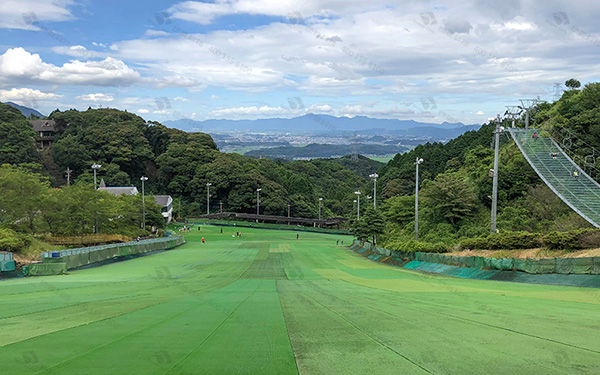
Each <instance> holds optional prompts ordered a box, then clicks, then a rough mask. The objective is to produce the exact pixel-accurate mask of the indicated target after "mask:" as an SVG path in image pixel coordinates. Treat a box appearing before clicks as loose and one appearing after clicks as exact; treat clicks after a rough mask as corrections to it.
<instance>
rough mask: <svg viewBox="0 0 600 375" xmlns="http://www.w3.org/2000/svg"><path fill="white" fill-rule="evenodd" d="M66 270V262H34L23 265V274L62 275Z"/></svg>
mask: <svg viewBox="0 0 600 375" xmlns="http://www.w3.org/2000/svg"><path fill="white" fill-rule="evenodd" d="M66 271H67V264H66V263H32V264H30V265H29V266H27V267H23V274H25V275H30V276H49V275H62V274H63V273H65V272H66Z"/></svg>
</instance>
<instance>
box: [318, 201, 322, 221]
mask: <svg viewBox="0 0 600 375" xmlns="http://www.w3.org/2000/svg"><path fill="white" fill-rule="evenodd" d="M322 203H323V198H319V220H321V205H322Z"/></svg>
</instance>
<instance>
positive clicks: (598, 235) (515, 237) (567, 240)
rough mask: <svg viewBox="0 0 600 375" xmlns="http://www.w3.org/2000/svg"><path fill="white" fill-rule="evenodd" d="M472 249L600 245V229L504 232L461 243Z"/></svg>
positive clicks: (588, 246)
mask: <svg viewBox="0 0 600 375" xmlns="http://www.w3.org/2000/svg"><path fill="white" fill-rule="evenodd" d="M460 245H461V247H462V248H463V249H470V250H517V249H533V248H536V247H544V248H547V249H550V250H578V249H589V248H595V247H600V230H598V229H580V230H573V231H569V232H550V233H548V234H546V235H542V234H539V233H529V232H502V233H497V234H492V235H489V236H487V237H479V238H467V239H464V240H462V241H461V243H460Z"/></svg>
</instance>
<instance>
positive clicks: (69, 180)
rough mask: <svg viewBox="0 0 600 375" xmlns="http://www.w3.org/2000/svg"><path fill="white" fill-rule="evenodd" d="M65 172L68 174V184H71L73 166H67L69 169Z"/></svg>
mask: <svg viewBox="0 0 600 375" xmlns="http://www.w3.org/2000/svg"><path fill="white" fill-rule="evenodd" d="M65 173H66V174H67V186H70V185H71V173H73V171H72V170H71V168H69V167H67V169H66V170H65Z"/></svg>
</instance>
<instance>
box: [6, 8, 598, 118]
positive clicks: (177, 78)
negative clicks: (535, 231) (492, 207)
mask: <svg viewBox="0 0 600 375" xmlns="http://www.w3.org/2000/svg"><path fill="white" fill-rule="evenodd" d="M599 10H600V4H598V3H597V1H588V0H584V1H579V2H577V3H576V4H575V3H573V2H566V1H553V0H550V1H527V0H521V1H516V0H509V1H503V2H488V1H476V2H468V4H465V3H464V2H460V1H446V2H443V1H422V0H421V1H378V0H372V1H369V2H365V1H362V0H361V1H359V0H319V1H317V0H304V1H275V0H253V1H250V0H216V1H211V2H200V1H186V2H169V1H157V0H150V1H122V0H121V1H114V0H109V1H91V0H86V1H77V0H18V1H17V0H3V1H2V3H1V4H0V36H1V37H0V101H14V102H17V103H20V104H24V105H28V106H30V107H35V108H36V109H38V110H40V111H41V112H43V113H46V114H47V113H49V112H50V111H52V110H53V109H56V108H59V109H62V110H64V109H69V108H77V109H81V110H84V109H86V108H88V107H90V106H91V107H101V106H102V107H114V108H120V109H126V110H128V111H130V112H135V113H138V114H140V115H141V116H142V117H144V118H146V119H148V120H157V121H166V120H176V119H179V118H183V117H185V118H194V119H197V120H203V119H210V118H230V119H253V118H270V117H293V116H298V115H303V114H306V113H308V112H312V113H320V114H329V115H334V116H358V115H363V116H370V117H377V118H398V119H415V120H419V121H426V122H443V121H449V122H457V121H461V122H463V123H482V122H485V121H486V120H487V119H488V118H489V117H494V116H495V114H497V113H503V112H504V106H505V105H514V104H517V102H518V99H520V98H535V97H538V96H539V97H540V98H541V99H545V100H552V98H553V96H554V93H555V90H556V87H555V83H564V81H565V80H567V79H569V78H577V79H579V80H581V81H582V82H583V83H586V82H591V81H597V80H598V72H599V71H600V69H599V68H600V63H599V61H600V59H599V58H598V57H599V56H600V24H598V23H597V21H596V18H597V17H596V16H597V15H598V14H599Z"/></svg>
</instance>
